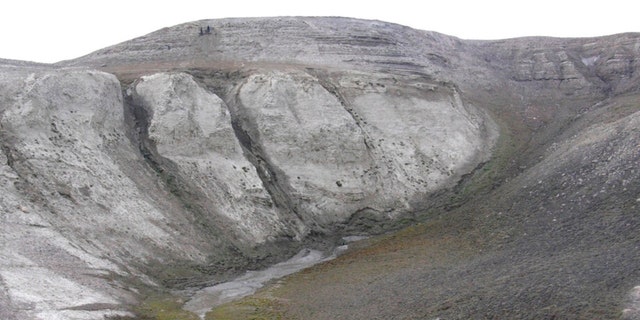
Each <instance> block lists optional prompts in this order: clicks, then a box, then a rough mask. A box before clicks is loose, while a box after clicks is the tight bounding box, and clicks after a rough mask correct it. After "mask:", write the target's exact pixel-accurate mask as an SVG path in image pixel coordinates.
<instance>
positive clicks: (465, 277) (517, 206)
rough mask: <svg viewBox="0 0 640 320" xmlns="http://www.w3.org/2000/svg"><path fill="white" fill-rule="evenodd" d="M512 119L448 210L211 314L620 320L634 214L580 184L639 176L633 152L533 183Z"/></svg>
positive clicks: (589, 156)
mask: <svg viewBox="0 0 640 320" xmlns="http://www.w3.org/2000/svg"><path fill="white" fill-rule="evenodd" d="M637 98H638V96H627V97H620V98H618V99H616V100H614V101H611V102H610V103H609V104H607V105H606V106H605V107H603V108H601V109H598V110H593V111H592V112H591V111H590V112H591V114H588V115H586V116H583V117H581V118H580V119H579V120H577V121H572V123H571V124H567V132H571V133H572V134H573V133H579V132H581V131H582V130H584V129H587V128H588V127H589V126H590V125H592V124H594V123H602V122H605V123H607V122H612V121H614V120H616V119H619V118H622V117H624V116H627V115H629V114H631V113H632V112H635V111H638V110H640V105H638V103H637V101H638V100H637ZM505 117H508V115H505V114H503V115H502V120H505ZM513 120H514V119H506V121H504V122H503V123H502V124H503V128H504V130H505V131H504V132H503V133H506V134H504V135H503V138H502V140H501V143H500V147H499V148H498V149H497V152H496V154H495V156H494V159H493V160H492V161H491V162H490V163H488V164H487V165H486V166H485V167H484V168H482V169H481V170H479V171H478V172H477V173H476V175H475V176H474V178H473V179H472V180H471V182H469V183H468V184H466V185H465V186H463V187H462V188H461V189H460V193H459V194H458V195H457V196H455V197H452V200H454V201H455V202H456V203H457V204H456V205H455V206H453V209H451V208H452V206H444V207H443V208H441V209H435V210H433V211H432V212H430V213H429V214H428V215H427V216H429V217H431V218H430V219H429V220H427V221H426V222H425V223H422V224H418V225H415V226H412V227H409V228H407V229H404V230H402V231H400V232H397V233H394V234H391V235H386V236H383V237H380V238H376V239H372V240H369V241H367V242H365V243H361V244H359V248H354V249H353V250H351V251H349V252H348V253H347V254H345V255H344V256H341V257H339V258H338V259H336V260H333V261H331V262H328V263H325V264H322V265H318V266H315V267H313V268H310V269H308V270H305V271H303V272H301V273H298V274H295V275H292V276H290V277H288V278H285V279H283V280H280V281H278V282H276V283H274V284H272V285H271V286H269V287H267V288H265V289H264V290H262V291H260V292H259V293H258V294H256V295H254V296H252V297H248V298H246V299H243V300H240V301H237V302H233V303H230V304H227V305H224V306H221V307H219V308H217V309H215V310H213V311H212V312H211V313H209V315H208V319H435V318H438V317H441V318H444V319H469V318H473V319H595V318H597V319H614V318H619V317H620V316H621V310H622V309H623V308H624V305H623V304H624V301H625V295H626V294H627V293H628V291H629V290H630V289H631V287H630V286H633V284H637V283H640V270H639V268H637V264H636V263H635V262H634V261H635V258H634V257H637V256H638V255H639V254H640V246H638V245H637V244H638V243H640V237H639V236H638V235H637V232H634V231H633V230H637V229H638V228H640V219H639V218H638V215H637V211H638V209H637V206H636V205H634V203H633V201H632V200H634V199H631V200H629V199H626V198H624V197H622V196H621V195H620V193H617V192H616V190H615V189H612V190H611V191H609V193H606V194H603V195H602V197H601V198H598V199H595V200H594V201H590V200H585V197H584V195H583V194H582V193H583V192H584V188H583V187H582V184H581V183H582V182H581V183H580V184H577V183H576V182H574V180H575V181H578V180H580V181H584V182H585V184H586V185H592V186H600V185H603V184H605V183H609V184H610V183H611V180H612V178H611V177H614V176H616V172H617V171H618V170H627V171H628V172H629V173H630V175H626V177H627V178H628V179H632V180H633V179H634V178H637V171H634V168H636V167H637V163H638V156H637V152H636V153H635V158H633V155H632V157H631V158H629V159H628V162H623V163H622V166H617V167H610V168H609V167H604V168H605V169H606V170H608V171H607V172H608V174H607V175H603V174H601V173H600V174H598V173H597V171H595V170H596V169H595V168H594V167H593V166H591V165H590V164H591V163H593V162H600V163H603V162H605V161H606V156H603V155H602V154H603V150H601V149H602V148H601V146H600V145H599V144H593V145H588V146H587V147H586V150H583V152H584V154H580V155H577V156H576V159H582V160H575V159H573V160H571V159H566V160H563V159H561V160H560V161H559V162H557V163H554V166H553V167H552V169H551V171H552V172H548V173H547V174H548V176H550V177H554V178H552V179H551V180H545V181H544V183H541V181H537V180H536V181H531V180H532V179H537V178H538V177H539V175H537V174H533V173H532V174H529V175H525V173H527V170H528V169H522V170H524V173H523V174H522V175H521V176H520V178H519V177H517V176H510V175H511V174H510V173H509V172H511V173H514V172H517V171H518V168H519V166H518V163H520V162H521V161H526V160H527V157H530V155H531V154H540V150H531V149H530V148H528V147H527V145H526V144H524V143H523V138H522V137H523V136H526V135H527V134H528V133H526V132H525V129H523V127H522V126H520V125H518V124H517V121H513ZM505 123H508V124H509V126H505V125H504V124H505ZM619 136H620V135H617V136H614V138H615V139H618V138H619ZM567 138H568V137H567ZM615 139H614V140H611V141H607V142H605V143H603V145H615V144H616V143H618V142H616V140H615ZM625 139H637V137H635V138H634V137H631V138H628V137H627V138H625ZM626 141H627V143H631V145H633V143H635V142H633V141H634V140H626ZM629 141H631V142H629ZM636 141H637V140H636ZM553 142H562V141H555V140H547V141H546V146H545V148H546V147H548V146H550V145H551V144H552V143H553ZM535 145H538V146H539V144H535ZM605 165H606V163H605ZM535 170H536V168H535V167H534V168H532V171H531V172H534V173H535ZM600 170H603V169H602V168H601V169H600ZM606 170H605V171H606ZM634 174H635V176H634ZM555 177H557V179H556V178H555ZM561 177H563V178H561ZM505 178H508V179H507V182H504V183H502V182H503V181H504V179H505ZM527 179H528V180H527ZM636 182H637V181H636ZM613 183H614V184H615V183H617V181H614V182H613ZM523 184H528V185H529V186H528V187H527V188H523ZM531 185H533V186H531ZM637 185H638V184H637V183H636V186H634V187H633V188H636V189H638V187H637ZM627 188H630V187H629V186H628V185H627ZM625 190H626V189H625ZM633 192H634V190H627V193H628V194H629V195H630V194H632V193H633ZM635 192H640V190H635ZM561 193H564V194H563V195H562V196H561V197H558V195H559V194H561ZM626 197H627V198H629V196H628V195H627V196H626ZM558 199H560V200H561V201H560V200H558ZM621 199H622V201H620V200H621ZM625 199H626V200H629V201H626V200H625ZM560 202H562V203H560ZM556 203H558V205H557V206H554V204H556ZM565 204H570V205H567V206H566V207H565ZM445 208H449V209H445ZM550 215H551V216H550Z"/></svg>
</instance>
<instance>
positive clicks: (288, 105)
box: [0, 18, 640, 319]
mask: <svg viewBox="0 0 640 320" xmlns="http://www.w3.org/2000/svg"><path fill="white" fill-rule="evenodd" d="M206 26H209V27H210V28H212V30H213V31H212V32H211V33H210V34H200V33H199V30H200V28H201V27H206ZM639 51H640V36H639V35H637V34H623V35H615V36H610V37H602V38H592V39H550V38H528V39H512V40H504V41H464V40H460V39H456V38H453V37H448V36H445V35H441V34H437V33H433V32H426V31H418V30H413V29H410V28H406V27H402V26H398V25H393V24H388V23H384V22H378V21H362V20H353V19H344V18H271V19H224V20H211V21H197V22H191V23H186V24H183V25H178V26H175V27H171V28H165V29H162V30H159V31H157V32H154V33H151V34H149V35H146V36H143V37H140V38H137V39H133V40H131V41H128V42H124V43H121V44H118V45H115V46H112V47H109V48H105V49H103V50H100V51H97V52H94V53H91V54H89V55H87V56H84V57H80V58H78V59H75V60H69V61H63V62H60V63H58V64H55V65H39V64H30V63H24V62H16V61H2V65H1V66H0V68H2V74H1V78H0V84H1V85H0V92H1V95H0V97H1V99H2V100H1V101H2V104H1V105H0V112H1V116H0V125H1V127H0V144H1V147H2V148H1V149H0V150H1V155H2V158H0V160H2V161H0V162H1V165H2V167H0V168H1V171H0V172H1V175H0V177H1V178H2V180H3V181H4V182H3V184H2V197H1V198H0V200H1V202H0V209H1V213H2V217H1V219H2V220H1V223H0V226H1V227H2V231H3V232H2V235H1V236H0V240H1V241H2V247H1V251H0V255H1V256H2V259H1V260H0V261H1V262H0V280H1V281H0V303H1V304H0V316H1V317H3V318H6V319H52V318H60V319H99V318H102V317H104V316H109V317H111V318H118V317H122V318H128V317H135V316H139V317H152V315H154V314H155V315H156V316H159V315H158V312H160V311H159V310H160V309H162V310H165V311H163V312H169V311H166V309H170V308H169V307H168V305H171V304H169V303H168V302H166V301H168V300H162V299H164V298H159V299H160V300H159V301H165V302H160V303H158V302H157V301H153V300H152V299H151V300H149V299H147V300H146V301H147V303H146V304H143V307H135V306H136V305H139V304H140V303H142V302H143V300H145V298H148V297H153V296H157V295H158V294H160V295H161V296H162V295H163V294H166V293H167V292H169V291H170V290H181V291H180V292H182V293H184V292H190V291H189V290H186V291H185V290H184V289H189V288H199V287H204V286H206V285H210V284H213V283H218V282H221V281H224V280H226V279H229V277H231V276H233V275H236V274H238V273H239V272H241V271H242V270H246V269H250V268H260V267H264V266H267V265H269V264H273V263H275V262H276V261H279V260H282V259H284V258H285V257H288V256H291V255H293V254H294V253H295V252H297V251H298V250H299V249H300V248H302V247H304V246H307V247H313V248H317V249H322V250H330V249H331V248H332V246H334V245H336V244H337V243H338V242H337V240H338V239H340V238H341V237H343V236H345V235H353V234H357V235H366V234H380V233H384V232H386V231H390V230H395V229H399V228H401V227H404V226H409V225H413V226H411V227H409V229H405V230H404V231H401V232H399V233H397V234H393V235H387V236H383V237H382V238H375V239H372V240H370V241H369V243H364V244H360V246H361V248H360V249H353V250H352V251H350V252H348V253H347V254H345V255H343V256H341V257H340V258H338V259H336V260H334V261H332V262H330V263H326V264H323V265H320V266H318V267H315V268H312V269H309V270H307V271H305V272H302V273H300V274H297V275H294V276H292V277H290V278H287V279H286V280H284V281H283V282H281V283H279V284H278V285H277V286H275V287H270V288H268V289H266V290H264V291H262V292H261V293H259V294H258V296H257V297H252V298H249V299H248V300H243V301H241V302H238V303H236V304H232V305H230V306H223V307H222V308H221V309H218V310H217V311H216V312H218V313H217V315H214V314H213V313H212V314H211V315H210V316H214V317H216V318H219V317H223V318H224V317H232V318H233V317H237V318H243V317H248V315H247V313H254V314H255V313H258V314H261V316H265V315H266V316H268V315H272V316H273V317H277V316H282V317H284V318H299V319H314V318H315V319H324V318H326V319H336V318H343V319H357V318H361V319H372V318H379V319H389V318H402V319H404V318H416V319H423V318H438V317H440V318H445V319H446V318H453V319H466V318H585V319H588V318H594V317H595V318H616V317H621V316H625V317H628V318H633V317H635V316H637V315H638V311H637V308H638V306H637V305H634V303H637V300H638V299H636V300H634V298H633V294H635V293H634V291H633V290H634V287H635V286H636V285H638V284H640V274H639V273H640V269H638V267H637V259H636V257H637V256H638V253H639V252H638V251H639V250H640V248H639V245H638V243H639V242H638V240H639V239H638V238H637V235H636V232H634V231H635V230H637V229H638V222H639V221H638V206H639V205H640V202H639V201H640V184H639V183H638V181H639V178H640V177H639V174H640V173H639V169H638V163H639V156H640V154H639V153H640V148H639V146H640V133H639V132H638V129H637V128H638V121H640V118H639V114H640V113H639V112H638V111H639V110H640V104H639V103H638V102H637V101H638V97H639V92H638V89H639V87H638V84H639V83H640V82H639V79H638V76H639V73H638V68H639V65H638V64H639V62H638V59H637V58H636V57H638V56H639V54H640V52H639ZM184 298H188V297H181V298H180V299H184ZM149 301H150V302H149ZM182 302H184V300H182ZM177 308H179V303H178V304H177ZM625 308H626V309H627V310H626V311H624V312H623V309H625ZM634 308H636V309H634ZM175 312H176V314H175V315H174V317H185V318H189V317H192V316H193V315H188V314H187V313H186V312H182V311H179V310H178V311H175ZM160 313H161V312H160Z"/></svg>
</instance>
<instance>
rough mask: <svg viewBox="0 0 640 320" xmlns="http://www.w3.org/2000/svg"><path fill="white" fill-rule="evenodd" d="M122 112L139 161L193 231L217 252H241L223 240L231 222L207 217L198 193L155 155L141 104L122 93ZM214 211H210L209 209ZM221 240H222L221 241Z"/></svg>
mask: <svg viewBox="0 0 640 320" xmlns="http://www.w3.org/2000/svg"><path fill="white" fill-rule="evenodd" d="M124 103H125V110H126V111H125V113H128V114H129V115H128V116H127V117H126V118H128V119H129V121H131V122H132V123H131V124H129V125H128V127H129V128H130V129H132V130H133V132H132V133H131V134H130V138H133V140H132V143H133V144H134V145H136V147H137V149H138V150H139V152H140V154H141V155H142V158H143V159H144V160H145V162H146V163H147V164H148V165H149V167H150V168H151V169H152V170H153V171H154V172H156V174H157V175H158V177H159V178H160V179H161V181H162V182H163V184H164V186H165V187H166V188H167V189H168V191H169V192H170V193H171V194H172V195H173V196H175V199H177V200H178V201H179V202H180V204H181V205H182V207H183V208H184V209H185V210H186V211H187V212H189V213H190V214H191V215H192V217H191V218H190V219H193V220H194V224H195V225H196V227H197V228H199V229H201V231H202V232H203V234H204V235H205V236H206V237H207V238H209V239H211V240H212V241H213V242H214V243H216V244H217V245H216V246H214V247H216V248H218V249H220V253H223V254H224V253H225V252H227V251H229V252H234V251H238V250H240V251H241V252H242V250H241V248H242V247H243V246H242V245H241V243H239V242H238V240H237V239H236V237H233V236H232V237H224V236H223V235H224V234H225V229H228V227H230V226H231V225H232V222H231V221H225V219H223V217H222V216H221V215H217V214H209V212H208V211H209V210H207V208H205V207H204V206H203V204H202V203H201V201H199V200H198V199H199V198H200V199H201V197H202V195H200V194H198V193H197V192H196V191H195V190H196V188H194V187H193V186H190V183H189V181H188V180H187V179H184V178H183V177H181V176H180V174H179V170H178V168H177V165H176V164H175V163H173V162H172V161H171V160H169V159H165V158H164V157H162V156H160V155H158V152H157V150H156V147H155V143H154V142H153V141H152V140H151V139H150V138H149V132H148V130H149V114H148V111H147V110H146V109H145V108H144V107H143V106H141V105H138V104H136V103H135V101H134V98H133V95H132V94H125V102H124ZM210 209H211V210H215V209H214V208H210ZM223 239H225V240H223Z"/></svg>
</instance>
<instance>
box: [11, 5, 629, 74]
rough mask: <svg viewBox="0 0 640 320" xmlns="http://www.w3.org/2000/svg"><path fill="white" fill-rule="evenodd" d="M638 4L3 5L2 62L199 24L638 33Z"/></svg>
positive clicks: (49, 57)
mask: <svg viewBox="0 0 640 320" xmlns="http://www.w3.org/2000/svg"><path fill="white" fill-rule="evenodd" d="M639 8H640V2H638V1H637V0H635V1H634V0H626V1H623V0H607V1H591V0H580V1H578V0H575V1H574V0H536V1H526V2H525V1H517V0H511V1H499V0H476V1H466V0H436V1H424V0H423V1H420V0H385V1H377V0H362V1H349V0H312V1H304V0H297V1H291V0H262V1H248V0H222V1H220V0H217V1H216V0H207V1H195V0H169V1H165V0H155V1H147V0H100V1H94V0H84V1H81V0H5V1H4V2H3V4H2V5H0V40H1V42H0V58H5V59H17V60H30V61H38V62H56V61H60V60H66V59H73V58H76V57H79V56H82V55H85V54H88V53H90V52H92V51H95V50H98V49H101V48H104V47H107V46H110V45H114V44H116V43H120V42H122V41H126V40H129V39H132V38H135V37H139V36H142V35H145V34H147V33H150V32H152V31H155V30H158V29H161V28H163V27H170V26H173V25H176V24H180V23H183V22H189V21H194V20H201V19H214V18H228V17H268V16H343V17H353V18H363V19H376V20H383V21H388V22H394V23H398V24H402V25H406V26H410V27H413V28H416V29H422V30H431V31H437V32H441V33H445V34H448V35H453V36H457V37H460V38H464V39H502V38H512V37H520V36H536V35H541V36H555V37H588V36H600V35H608V34H614V33H620V32H640V11H639V10H638V9H639Z"/></svg>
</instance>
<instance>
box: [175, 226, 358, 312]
mask: <svg viewBox="0 0 640 320" xmlns="http://www.w3.org/2000/svg"><path fill="white" fill-rule="evenodd" d="M366 238H367V237H361V236H350V237H344V238H342V240H343V242H344V243H350V242H354V241H359V240H363V239H366ZM347 247H348V245H341V246H339V247H336V248H335V250H334V251H333V253H332V254H331V255H325V254H323V253H322V252H321V251H318V250H312V249H302V250H301V251H300V252H298V254H296V255H295V256H293V257H291V258H290V259H289V260H286V261H283V262H280V263H278V264H275V265H273V266H271V267H269V268H267V269H264V270H260V271H247V272H246V273H245V274H244V275H242V276H240V277H238V278H236V279H234V280H231V281H229V282H223V283H219V284H217V285H214V286H211V287H206V288H203V289H200V290H198V291H196V292H195V294H194V295H193V296H192V297H191V298H190V299H189V301H187V303H185V305H184V307H183V309H184V310H187V311H191V312H193V313H195V314H197V315H198V316H199V317H200V318H201V319H204V316H205V314H206V313H207V312H209V311H210V310H211V309H213V308H215V307H217V306H219V305H222V304H225V303H227V302H231V301H234V300H237V299H240V298H243V297H246V296H249V295H252V294H254V293H255V292H256V291H257V290H258V289H260V288H261V287H262V286H264V284H265V283H266V282H268V281H269V280H272V279H278V278H282V277H284V276H287V275H290V274H292V273H296V272H298V271H301V270H303V269H306V268H308V267H311V266H313V265H315V264H318V263H320V262H324V261H329V260H332V259H335V258H336V257H337V256H338V255H339V254H340V253H341V252H343V251H345V250H346V249H347Z"/></svg>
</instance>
